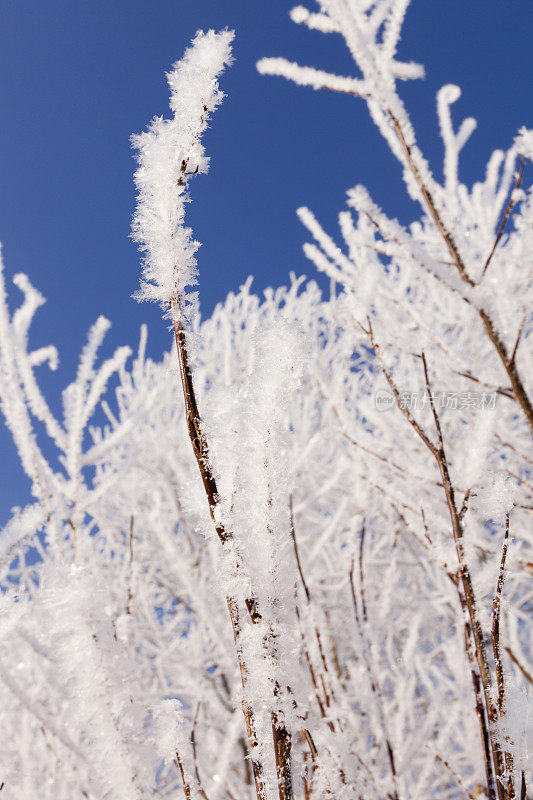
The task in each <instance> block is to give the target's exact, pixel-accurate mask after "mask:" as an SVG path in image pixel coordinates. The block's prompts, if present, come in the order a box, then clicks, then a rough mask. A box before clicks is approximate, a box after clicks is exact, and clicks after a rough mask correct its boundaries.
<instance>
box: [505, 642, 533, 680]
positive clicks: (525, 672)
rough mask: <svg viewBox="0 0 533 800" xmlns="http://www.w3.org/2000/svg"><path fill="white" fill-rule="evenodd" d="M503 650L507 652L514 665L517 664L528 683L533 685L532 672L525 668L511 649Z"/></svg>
mask: <svg viewBox="0 0 533 800" xmlns="http://www.w3.org/2000/svg"><path fill="white" fill-rule="evenodd" d="M503 649H504V650H505V652H506V653H507V655H508V656H509V658H510V659H511V661H512V662H513V664H515V665H516V666H517V667H518V669H519V670H520V672H521V673H522V675H523V676H524V678H525V679H526V681H527V682H528V683H531V684H532V685H533V675H532V674H531V672H529V671H528V670H527V669H526V668H525V667H524V665H523V664H522V663H521V662H520V661H519V660H518V658H517V657H516V656H515V654H514V653H513V651H512V650H511V648H510V647H504V648H503Z"/></svg>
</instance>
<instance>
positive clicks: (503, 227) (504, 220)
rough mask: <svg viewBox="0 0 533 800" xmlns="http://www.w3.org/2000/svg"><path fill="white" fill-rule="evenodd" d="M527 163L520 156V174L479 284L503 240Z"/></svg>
mask: <svg viewBox="0 0 533 800" xmlns="http://www.w3.org/2000/svg"><path fill="white" fill-rule="evenodd" d="M525 161H526V159H525V158H524V156H520V167H519V168H518V174H517V176H516V181H515V184H514V186H513V189H512V191H511V194H510V196H509V202H508V203H507V206H506V208H505V211H504V212H503V215H502V218H501V222H500V224H499V226H498V232H497V233H496V238H495V240H494V244H493V245H492V250H491V251H490V253H489V255H488V258H487V260H486V261H485V265H484V267H483V271H482V272H481V278H480V279H479V283H481V281H482V280H483V278H484V277H485V273H486V271H487V269H488V266H489V264H490V262H491V260H492V256H493V255H494V253H495V252H496V248H497V247H498V244H499V241H500V239H501V238H502V235H503V231H504V229H505V226H506V224H507V220H508V219H509V215H510V214H511V211H512V210H513V206H514V203H515V201H514V200H513V194H514V193H515V192H516V190H517V189H518V187H519V186H520V183H521V181H522V175H523V174H524V164H525Z"/></svg>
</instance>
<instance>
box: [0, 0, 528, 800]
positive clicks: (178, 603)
mask: <svg viewBox="0 0 533 800" xmlns="http://www.w3.org/2000/svg"><path fill="white" fill-rule="evenodd" d="M319 5H320V10H319V11H318V12H310V11H308V10H307V9H305V8H303V7H300V6H298V7H297V8H295V9H293V11H292V18H293V20H294V21H295V22H297V23H301V24H305V25H307V26H308V27H310V28H315V29H318V30H321V31H323V32H324V33H340V34H342V36H343V37H344V39H345V41H346V43H347V45H348V47H349V48H350V51H351V53H352V55H353V57H354V60H355V62H356V64H357V67H358V69H359V72H360V77H357V78H354V77H340V76H335V75H330V74H327V73H324V72H322V71H320V70H317V69H315V68H311V67H301V66H298V65H295V64H292V63H290V62H287V61H285V60H283V59H263V60H262V61H261V62H259V69H260V71H262V72H264V73H271V74H278V75H283V76H285V77H288V78H290V79H292V80H295V81H296V82H298V83H301V84H304V85H311V86H313V87H315V88H329V89H331V90H334V91H340V92H344V93H348V94H351V95H354V96H356V97H362V98H364V99H365V100H366V102H367V103H368V107H369V111H370V113H371V115H372V118H373V119H374V121H375V122H376V124H377V126H378V129H379V131H380V132H381V134H382V135H383V136H384V137H385V139H386V140H387V142H388V143H389V144H390V146H391V148H392V151H393V153H394V154H395V155H396V156H397V158H398V159H399V160H400V162H401V164H402V166H403V168H404V177H405V184H406V190H407V191H408V192H409V194H410V195H411V197H412V198H413V199H414V200H416V201H417V202H418V203H419V204H420V217H419V219H418V220H416V221H414V222H413V223H412V224H411V225H410V226H409V227H404V226H402V225H400V224H399V223H398V222H397V221H395V220H391V219H389V218H388V217H387V215H386V213H385V212H384V211H382V210H381V209H379V208H378V207H377V206H376V205H375V203H373V201H372V199H371V197H370V195H369V193H368V191H367V190H366V189H364V188H363V187H360V186H359V187H356V188H354V189H352V190H351V191H350V192H349V195H348V209H347V210H345V211H343V212H342V213H341V214H340V216H339V223H340V230H341V237H342V246H339V244H338V243H337V242H336V241H335V239H334V238H333V236H332V235H330V234H328V233H326V232H325V231H324V230H323V228H322V227H321V225H320V224H319V222H318V221H317V220H316V219H315V217H314V215H313V214H312V212H311V211H310V210H308V209H300V211H299V214H300V217H301V219H302V222H303V223H304V225H305V226H306V227H307V229H308V230H309V232H310V234H311V236H312V239H313V242H311V243H308V244H306V245H305V252H306V254H307V255H308V257H309V258H310V259H311V260H312V261H313V263H314V264H315V265H316V267H317V268H318V269H319V270H321V271H323V272H325V273H326V274H327V275H328V276H329V277H330V278H331V279H332V284H333V285H335V284H336V285H337V287H340V288H338V289H337V291H336V292H333V293H332V294H331V296H330V297H329V298H323V297H322V296H321V293H320V291H319V289H318V287H317V285H316V284H315V283H314V282H313V281H309V282H306V281H305V280H304V279H303V278H296V277H295V276H291V281H290V285H289V286H288V287H282V288H279V289H276V290H268V291H267V292H266V293H265V295H264V297H263V298H259V297H257V296H256V295H254V294H253V293H252V291H251V282H250V281H248V282H247V283H246V284H245V285H243V286H242V287H241V288H240V289H239V291H238V292H237V293H235V294H230V295H228V297H227V298H226V300H225V301H224V302H223V303H221V304H220V305H219V306H217V308H216V309H215V311H214V313H213V315H212V316H211V318H209V319H207V320H205V321H201V320H200V317H199V315H198V312H197V303H196V298H195V296H194V295H191V294H190V287H191V286H193V285H194V283H195V277H196V269H197V266H196V259H195V252H196V250H197V247H198V244H197V243H196V242H195V241H194V239H193V237H192V232H191V231H190V229H188V228H187V227H185V224H184V214H185V203H186V202H187V201H188V200H189V195H188V189H189V183H190V182H191V180H193V179H194V178H193V176H195V175H196V174H197V173H200V172H205V171H207V167H208V159H207V158H206V156H205V153H204V150H203V147H202V145H201V141H200V137H201V134H202V132H203V130H204V129H205V127H206V125H207V121H208V118H209V115H210V114H211V113H212V112H213V111H214V110H215V109H216V107H217V105H218V104H219V103H220V102H221V100H222V99H223V94H222V92H221V91H220V89H219V86H218V76H219V74H220V73H221V71H222V70H223V68H224V67H225V66H227V65H229V64H230V63H231V42H232V33H231V32H228V31H222V32H221V33H218V34H216V33H214V32H212V31H210V32H208V33H207V34H201V33H200V34H198V35H197V36H196V38H195V39H194V41H193V44H192V46H191V48H189V50H188V51H187V52H186V54H185V56H184V58H183V60H182V61H180V62H178V63H177V64H176V65H175V66H174V68H173V70H172V72H171V73H170V74H169V76H168V78H169V83H170V88H171V110H172V117H171V118H169V119H163V118H158V117H157V118H155V119H154V121H153V122H152V123H151V125H150V127H149V129H148V131H147V132H146V133H144V134H141V135H140V136H137V137H134V145H135V147H136V149H137V154H138V162H139V166H138V170H137V172H136V185H137V189H138V193H139V201H138V209H137V212H136V215H135V218H134V223H133V232H134V236H135V238H136V239H137V240H138V241H139V243H140V245H141V247H142V249H143V251H144V254H145V261H144V267H143V271H144V275H143V281H142V284H141V290H140V292H139V298H140V299H149V300H156V301H158V302H160V303H161V305H162V306H163V308H164V309H165V311H166V312H167V315H168V317H169V318H170V319H171V321H172V325H173V328H174V333H175V337H174V338H175V344H173V348H172V349H171V350H170V351H169V352H168V353H167V354H166V355H165V356H164V357H163V359H162V360H161V361H160V362H158V363H155V362H153V361H151V360H150V359H148V358H147V357H146V355H145V349H146V338H147V331H146V329H144V328H143V330H142V331H141V337H140V341H139V344H138V347H137V348H136V352H135V354H134V355H133V356H132V354H131V351H130V349H129V348H120V349H119V350H117V352H116V353H115V354H114V355H113V356H112V357H111V358H109V359H107V360H105V361H103V362H99V361H98V351H99V348H100V346H101V344H102V340H103V338H104V336H105V333H106V330H107V328H108V326H109V323H108V322H107V321H106V320H104V319H103V318H100V319H99V320H97V322H96V323H95V325H94V326H93V328H92V329H91V331H90V333H89V338H88V342H87V344H86V346H85V347H84V349H83V350H82V353H81V357H80V362H79V368H78V371H77V375H76V378H75V380H74V381H73V383H72V384H71V385H70V386H68V387H67V388H66V389H65V391H64V393H63V412H62V418H59V416H58V415H57V414H56V413H54V411H53V410H52V409H51V408H50V407H49V405H48V403H47V401H46V399H45V397H44V396H43V394H42V392H41V390H40V388H39V382H38V372H39V370H40V369H41V368H42V366H43V365H46V364H47V365H48V366H49V367H50V368H52V369H53V368H54V367H55V365H56V363H57V352H56V350H55V348H53V347H51V346H47V347H42V348H39V349H38V350H34V351H30V350H29V349H28V330H29V327H30V324H31V321H32V318H33V316H34V314H35V312H36V311H37V309H38V308H39V306H40V305H41V304H42V302H43V298H42V297H41V295H40V294H39V292H38V291H37V290H36V289H35V288H34V287H33V286H32V285H31V283H30V281H29V279H28V278H27V277H26V276H22V275H18V276H16V277H15V279H14V281H15V283H16V285H17V287H18V289H20V290H21V292H22V294H23V302H22V304H21V305H20V307H19V308H18V309H17V310H16V311H15V312H14V313H13V314H10V313H9V310H8V305H7V300H6V292H5V283H4V279H3V276H1V282H0V293H1V296H0V398H1V403H2V411H3V413H4V416H5V419H6V423H7V425H8V427H9V429H10V431H11V433H12V435H13V437H14V440H15V443H16V445H17V447H18V451H19V454H20V459H21V462H22V464H23V467H24V469H25V471H26V473H27V475H28V477H29V479H30V480H31V483H32V492H33V495H34V498H35V502H34V503H33V504H32V505H31V506H28V507H27V508H25V509H18V510H16V511H14V513H13V516H12V519H11V520H10V522H9V523H8V525H7V526H6V528H5V529H4V530H3V531H2V532H1V533H0V585H1V588H2V594H1V595H0V696H1V703H0V730H1V731H2V734H1V741H2V758H1V759H0V791H1V792H2V796H5V797H6V798H21V797H22V798H24V800H33V798H44V800H48V799H49V798H50V800H51V798H54V800H63V798H65V800H66V798H69V800H71V799H72V798H75V797H85V798H91V800H101V799H102V798H110V799H111V798H113V800H129V798H135V799H136V800H144V798H156V797H171V796H172V797H174V796H177V793H178V792H182V791H183V792H184V794H185V797H186V800H192V799H193V798H196V797H198V796H199V797H201V798H202V800H226V799H227V800H237V798H243V797H247V798H252V797H254V796H257V797H258V798H259V800H263V798H264V799H265V800H267V799H268V800H274V798H276V797H279V800H291V798H292V797H293V796H296V797H298V798H303V800H314V798H318V797H326V798H333V797H343V798H353V800H359V798H365V800H370V798H377V797H379V798H392V799H393V800H404V799H405V800H407V798H410V799H411V798H413V799H416V800H427V798H443V800H444V799H445V798H446V799H448V798H449V800H451V799H452V798H458V797H483V796H485V797H486V798H489V800H496V798H498V800H503V799H504V798H513V797H523V798H525V797H526V783H528V782H529V781H530V773H531V770H530V769H529V772H528V766H527V756H528V747H530V746H531V738H532V724H531V717H530V713H529V715H528V712H527V702H528V696H529V695H530V692H531V682H532V672H533V666H532V664H533V653H532V647H531V645H532V641H531V611H532V602H531V597H532V593H531V574H532V563H533V555H532V552H531V550H532V543H533V542H532V538H531V533H530V530H531V528H530V526H529V525H528V521H530V520H531V511H532V507H533V503H532V492H531V476H532V464H533V455H532V450H531V433H532V428H533V414H532V410H531V400H530V397H531V385H530V378H529V374H528V366H529V362H528V357H530V355H531V352H530V351H531V346H530V342H531V319H530V316H529V314H530V302H531V264H532V252H533V248H532V244H533V241H532V238H533V235H532V225H531V223H532V217H533V213H532V212H533V208H532V204H533V201H532V195H531V191H530V190H528V191H526V190H525V189H524V188H523V187H522V177H523V171H524V163H525V161H526V160H527V159H529V160H531V158H532V156H533V134H531V133H529V132H527V131H525V130H523V131H522V132H521V133H520V134H519V136H518V137H517V139H516V140H515V142H514V143H513V144H512V145H511V147H510V149H509V150H508V151H507V153H504V152H501V151H496V152H495V153H494V154H493V156H492V158H491V159H490V161H489V164H488V167H487V172H486V175H485V178H484V180H483V181H481V182H479V183H476V184H474V186H473V187H472V188H471V189H469V188H467V187H466V186H464V185H463V184H462V183H461V182H460V178H459V173H458V158H459V152H460V150H461V148H462V146H463V145H464V143H465V142H466V139H467V138H468V136H469V135H470V134H471V133H472V132H473V129H474V127H475V125H474V122H473V121H472V120H466V121H465V122H463V123H462V125H460V126H459V128H458V130H457V131H456V130H455V128H454V125H453V123H452V119H451V113H450V106H451V104H452V103H453V102H454V101H455V100H456V99H457V98H458V96H459V90H458V88H457V87H453V86H446V87H444V88H443V89H442V90H441V91H440V92H439V94H438V98H437V109H438V118H439V122H440V128H441V131H442V137H443V141H444V145H445V163H444V182H443V183H442V184H440V183H438V182H437V180H436V179H435V178H434V177H433V176H432V174H431V172H430V170H429V166H428V164H427V162H426V161H425V160H424V157H423V155H422V153H421V152H420V150H419V148H418V146H417V143H416V138H415V132H414V130H413V128H412V126H411V124H410V121H409V118H408V115H407V112H406V110H405V108H404V106H403V104H402V101H401V99H400V97H399V94H398V93H397V88H396V83H397V81H398V79H402V80H405V79H410V78H417V77H420V76H421V75H422V73H423V70H422V68H421V67H419V66H418V65H414V64H406V63H401V62H399V61H398V59H397V58H396V55H395V52H396V44H397V41H398V37H399V34H400V29H401V24H402V20H403V15H404V13H405V9H406V6H407V2H406V0H381V1H380V2H376V1H375V0H373V1H372V2H369V0H320V3H319ZM110 381H112V383H113V388H112V390H108V388H107V387H108V384H109V382H110ZM98 409H99V410H100V412H101V413H103V415H105V418H106V420H107V422H106V423H105V424H98V422H97V420H98V417H95V412H96V411H97V410H98ZM43 432H44V433H46V435H47V437H48V440H49V441H48V442H47V445H46V448H45V450H43V448H42V447H41V441H42V433H43ZM38 434H39V435H38ZM191 445H192V446H191ZM52 449H54V450H55V453H54V454H53V457H52V455H51V454H52ZM243 712H244V715H243Z"/></svg>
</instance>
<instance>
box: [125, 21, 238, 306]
mask: <svg viewBox="0 0 533 800" xmlns="http://www.w3.org/2000/svg"><path fill="white" fill-rule="evenodd" d="M233 36H234V34H233V31H228V30H224V31H221V32H220V33H215V32H214V31H212V30H210V31H208V32H207V33H203V32H202V31H199V32H198V33H197V34H196V37H195V38H194V39H193V42H192V44H191V46H190V47H189V49H188V50H187V51H186V52H185V55H184V57H183V58H182V59H181V61H177V62H176V63H175V64H174V66H173V68H172V70H171V71H170V72H169V73H168V75H167V79H168V83H169V86H170V91H171V94H170V108H171V110H172V111H173V113H174V116H173V117H172V118H171V119H164V118H163V117H155V118H154V119H153V120H152V122H151V124H150V126H149V128H148V130H147V131H145V132H144V133H141V134H139V135H136V136H133V137H132V144H133V147H134V148H135V150H136V151H137V160H138V163H139V166H138V169H137V172H136V173H135V184H136V187H137V209H136V211H135V214H134V217H133V223H132V234H133V238H134V239H135V241H137V242H139V245H140V249H141V250H143V251H144V253H145V257H144V265H143V279H142V281H141V288H140V290H139V291H138V292H137V294H136V297H137V299H138V300H155V301H157V302H159V303H161V305H163V306H165V305H167V306H168V303H169V302H170V299H171V298H184V297H185V292H186V287H188V286H193V285H194V284H195V283H196V258H195V253H196V251H197V249H198V247H199V243H198V242H196V241H195V240H194V239H193V237H192V231H191V229H190V228H187V227H185V225H184V218H185V204H186V203H187V202H188V200H189V196H188V192H187V189H188V183H189V177H190V176H191V175H195V174H197V173H206V172H207V171H208V168H209V159H208V158H207V156H206V155H205V150H204V147H203V145H202V144H201V141H200V139H201V136H202V134H203V132H204V131H205V129H206V128H207V125H208V121H209V117H210V115H211V114H212V112H213V111H214V110H215V109H216V108H217V106H218V105H219V104H220V103H221V102H222V100H223V98H224V94H223V92H222V91H221V90H220V89H219V86H218V76H219V75H220V73H221V72H222V70H223V69H224V67H225V66H227V65H229V64H230V63H231V60H232V56H231V43H232V41H233Z"/></svg>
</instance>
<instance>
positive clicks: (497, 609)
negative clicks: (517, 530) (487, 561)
mask: <svg viewBox="0 0 533 800" xmlns="http://www.w3.org/2000/svg"><path fill="white" fill-rule="evenodd" d="M508 545H509V514H506V515H505V536H504V539H503V545H502V557H501V561H500V571H499V573H498V583H497V585H496V592H495V594H494V600H493V601H492V632H491V639H492V648H493V651H494V663H495V665H496V682H497V685H498V708H499V711H500V714H501V713H502V709H503V699H504V691H505V687H504V680H503V665H502V659H501V650H500V613H501V599H502V590H503V583H504V580H505V559H506V557H507V547H508Z"/></svg>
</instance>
